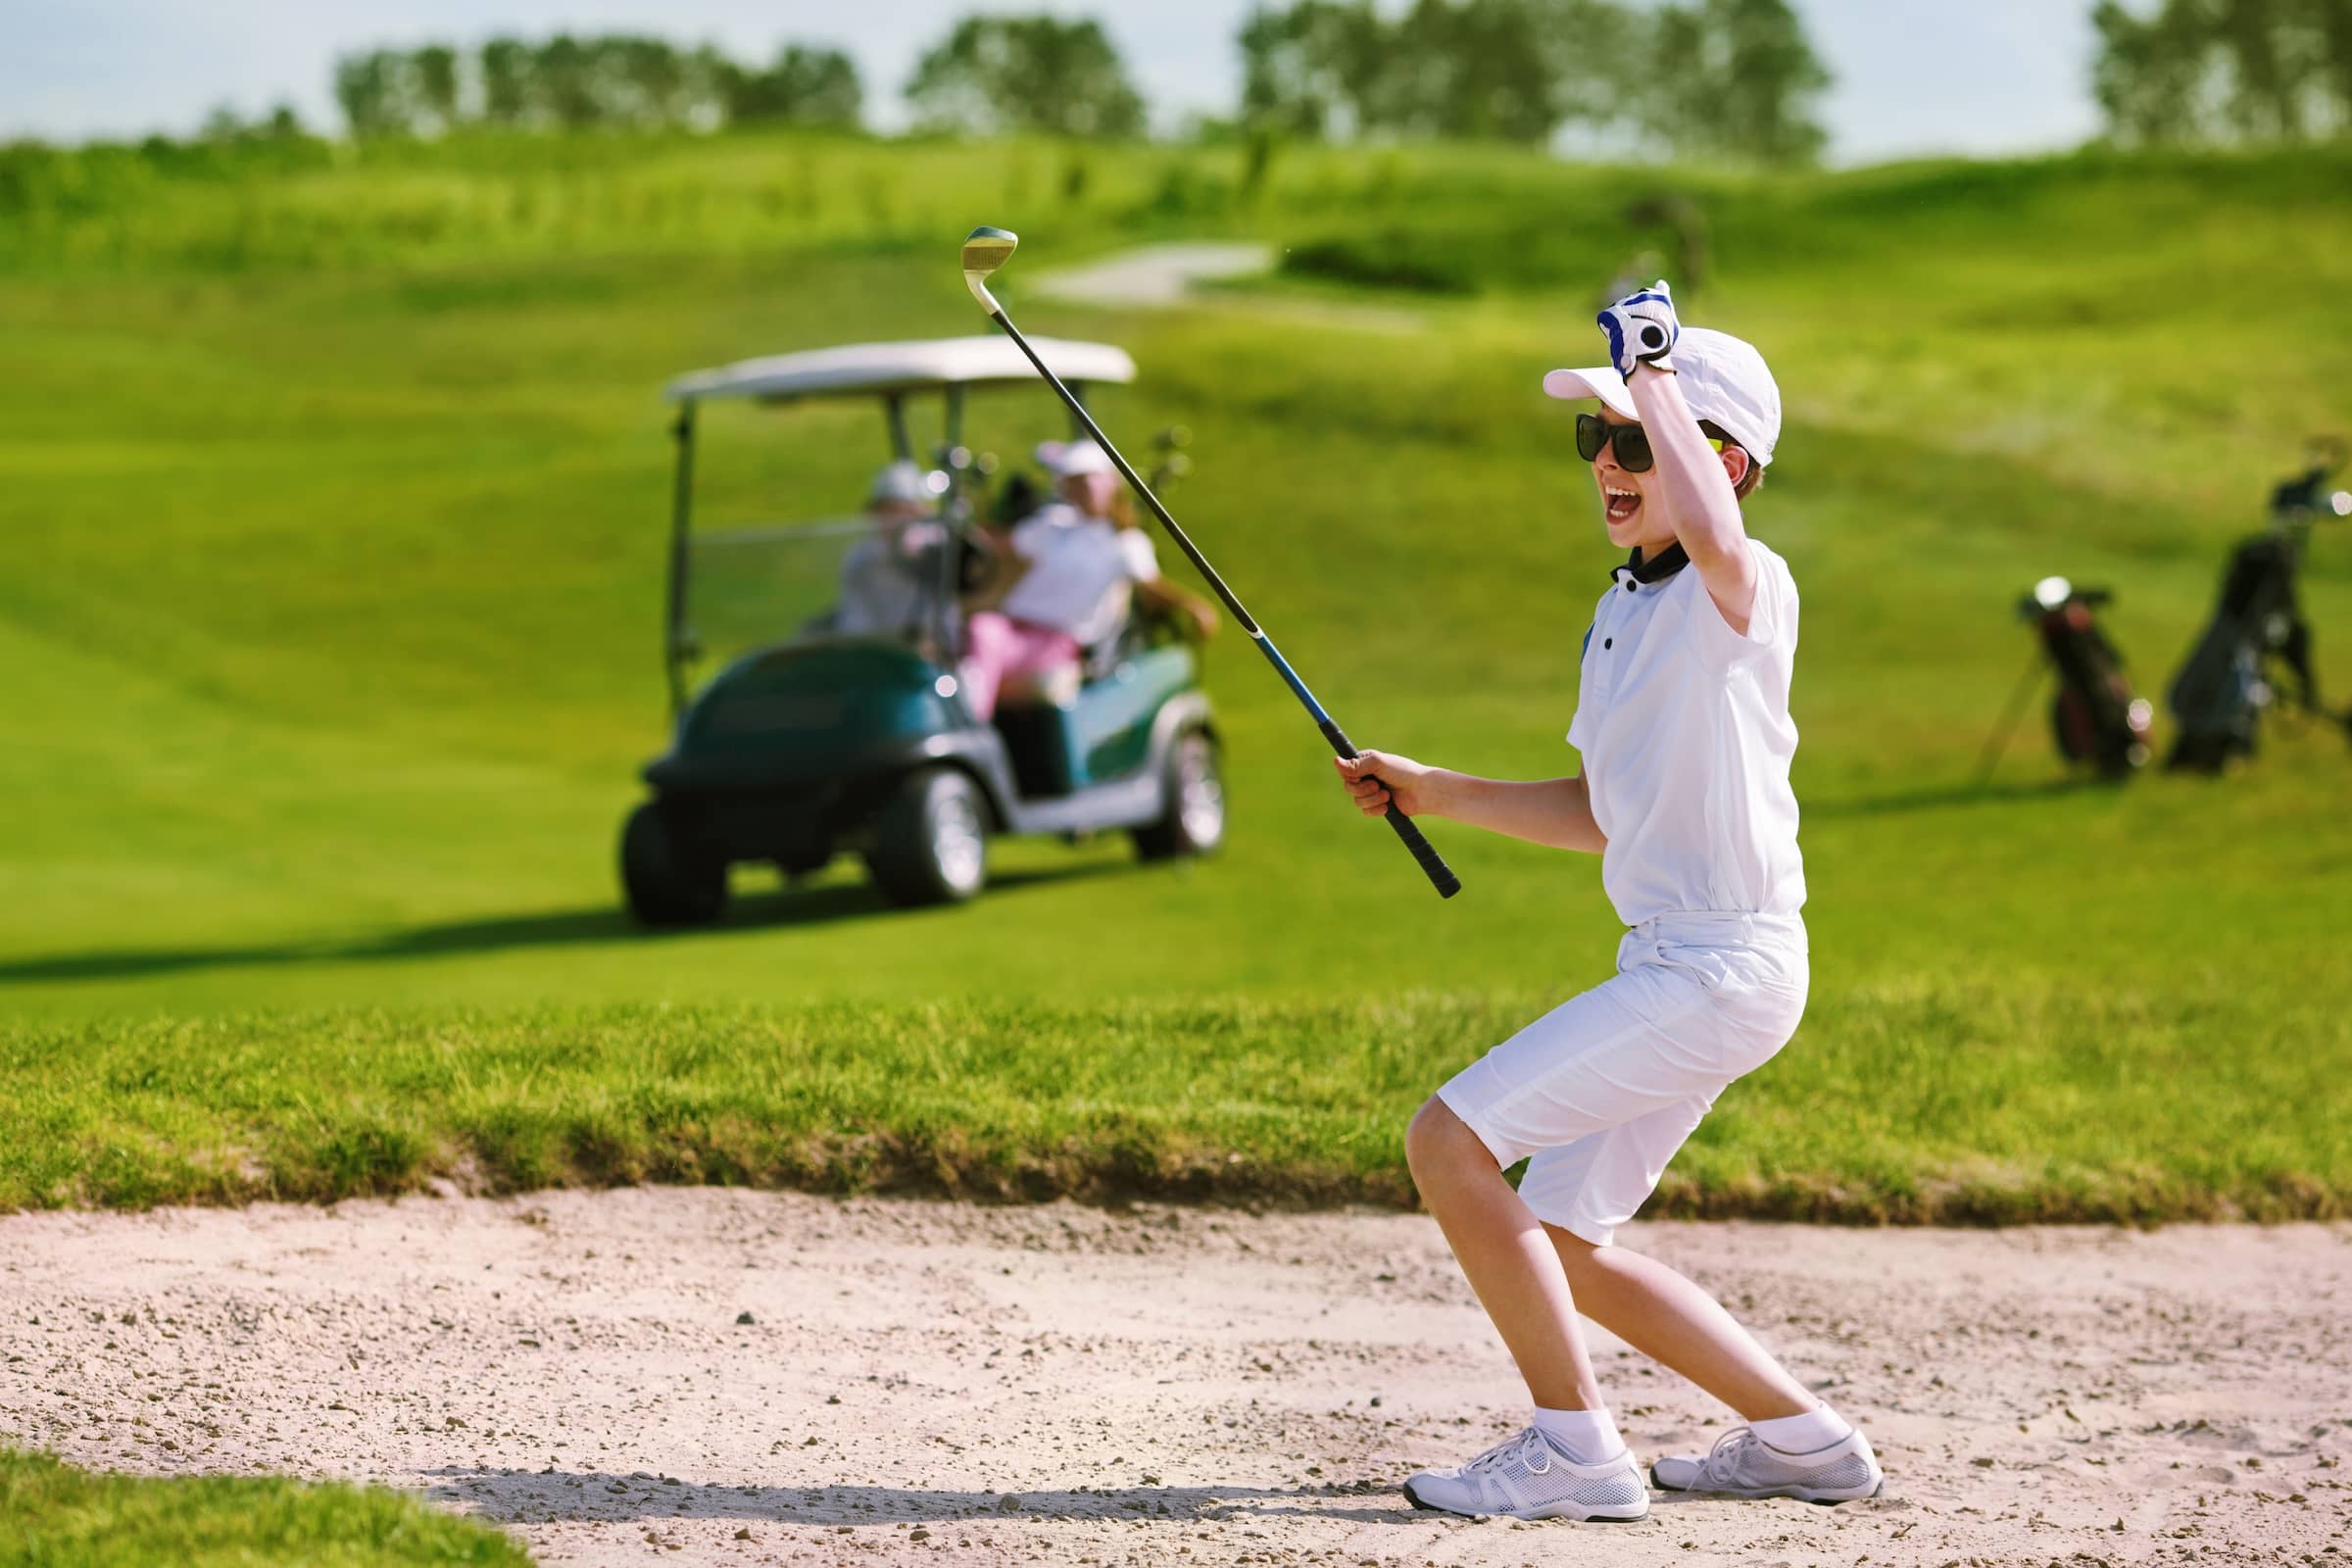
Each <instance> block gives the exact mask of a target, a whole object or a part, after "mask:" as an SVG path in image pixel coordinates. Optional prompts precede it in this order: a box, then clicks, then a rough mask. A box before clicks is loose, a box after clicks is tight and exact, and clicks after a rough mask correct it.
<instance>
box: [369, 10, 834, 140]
mask: <svg viewBox="0 0 2352 1568" xmlns="http://www.w3.org/2000/svg"><path fill="white" fill-rule="evenodd" d="M334 85H335V103H336V105H337V107H339V108H340V109H341V110H342V111H343V119H344V122H345V123H346V124H348V125H349V126H350V128H351V133H352V134H353V135H354V136H356V137H361V138H368V137H376V136H416V135H439V134H446V133H448V132H450V131H453V130H458V129H462V128H465V127H467V126H496V127H500V128H504V129H547V130H585V129H591V128H613V129H626V130H713V129H716V128H718V127H719V126H721V125H726V124H761V123H764V124H799V125H815V126H830V127H836V128H849V127H854V126H856V125H857V124H858V120H859V114H860V111H861V109H862V106H863V103H864V89H863V87H862V85H861V84H860V83H859V81H858V68H857V66H856V65H855V64H854V63H853V62H852V61H851V59H850V57H849V56H848V55H846V54H843V53H841V52H840V51H839V50H836V49H823V48H814V47H810V46H808V45H804V44H797V43H793V44H786V45H785V46H784V47H783V48H782V49H781V50H779V51H778V52H777V54H776V57H775V58H774V59H773V60H772V61H770V62H769V63H768V64H767V65H765V66H746V65H744V64H742V63H740V62H738V61H736V60H734V59H732V58H730V57H729V56H727V55H725V54H723V53H721V52H720V51H719V50H718V49H716V48H714V47H712V46H711V45H708V44H705V45H701V46H698V47H695V48H687V49H681V48H679V47H678V46H677V45H675V44H673V43H671V42H669V41H668V40H667V39H664V38H659V37H652V36H648V35H645V34H640V33H607V34H602V35H597V36H590V37H575V36H573V35H572V34H570V33H567V32H560V33H557V34H556V35H555V36H554V37H552V38H546V39H542V40H540V41H538V42H531V41H528V40H525V39H522V38H515V37H497V38H492V39H490V40H488V41H487V42H485V43H483V44H482V45H481V46H480V47H479V48H477V49H471V50H460V49H457V48H454V47H452V46H451V45H448V44H441V43H435V44H427V45H425V46H424V47H422V48H420V49H371V50H368V51H367V52H365V53H362V54H352V55H345V56H343V57H342V58H341V59H339V60H337V61H336V62H335V82H334Z"/></svg>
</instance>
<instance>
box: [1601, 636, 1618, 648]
mask: <svg viewBox="0 0 2352 1568" xmlns="http://www.w3.org/2000/svg"><path fill="white" fill-rule="evenodd" d="M1600 646H1601V647H1603V648H1614V647H1616V646H1617V639H1616V638H1614V637H1603V638H1602V639H1601V640H1600Z"/></svg>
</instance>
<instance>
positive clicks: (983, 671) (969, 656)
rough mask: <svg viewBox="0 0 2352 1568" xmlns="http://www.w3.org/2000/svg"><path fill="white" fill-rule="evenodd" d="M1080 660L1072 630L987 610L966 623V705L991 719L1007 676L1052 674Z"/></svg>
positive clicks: (960, 672)
mask: <svg viewBox="0 0 2352 1568" xmlns="http://www.w3.org/2000/svg"><path fill="white" fill-rule="evenodd" d="M1076 662H1078V644H1077V642H1076V641H1075V640H1074V639H1072V638H1071V636H1070V634H1069V633H1068V632H1066V631H1055V630H1054V628H1053V627H1051V626H1038V625H1033V624H1031V623H1030V622H1028V621H1025V620H1015V619H1013V618H1012V617H1011V616H1010V615H1007V614H1005V613H1002V612H999V611H994V610H983V611H981V612H980V613H977V614H975V615H973V616H972V617H971V618H970V619H968V620H966V621H965V622H964V623H963V662H962V663H961V664H960V665H958V666H957V667H956V679H957V680H958V681H959V682H961V684H962V686H963V700H964V703H965V705H966V706H968V707H969V708H970V709H971V711H972V712H973V713H974V714H975V715H976V716H978V717H980V718H983V719H985V718H990V717H993V716H994V715H995V713H996V711H997V693H998V692H999V691H1000V690H1002V689H1003V688H1004V685H1005V680H1006V679H1007V678H1009V677H1011V676H1014V675H1047V674H1051V673H1052V672H1053V671H1054V670H1056V669H1058V668H1061V667H1062V666H1064V665H1067V664H1075V663H1076Z"/></svg>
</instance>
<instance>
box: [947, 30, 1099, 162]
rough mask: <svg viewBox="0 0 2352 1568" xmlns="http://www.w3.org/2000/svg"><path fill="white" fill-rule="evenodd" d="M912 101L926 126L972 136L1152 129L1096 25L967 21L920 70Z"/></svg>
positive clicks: (1091, 133) (1093, 133) (1093, 134)
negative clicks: (1025, 131) (1020, 131)
mask: <svg viewBox="0 0 2352 1568" xmlns="http://www.w3.org/2000/svg"><path fill="white" fill-rule="evenodd" d="M907 103H908V104H909V105H911V106H912V107H913V109H914V112H915V120H916V123H918V124H919V125H921V126H922V127H923V128H925V129H928V130H949V131H956V132H960V133H963V134H966V135H989V134H996V133H1001V132H1005V131H1016V130H1035V131H1044V132H1047V133H1049V134H1053V135H1060V136H1079V137H1104V138H1117V137H1129V136H1138V135H1141V134H1142V133H1143V131H1144V124H1145V119H1144V100H1143V96H1142V95H1141V94H1140V93H1138V92H1137V91H1136V90H1135V87H1134V85H1133V84H1132V83H1130V82H1129V81H1128V79H1127V72H1126V68H1125V67H1124V66H1123V65H1122V64H1121V62H1120V60H1119V56H1118V51H1117V50H1116V49H1114V48H1113V47H1112V46H1111V42H1110V38H1109V36H1108V35H1107V34H1105V33H1104V32H1103V25H1102V24H1101V23H1099V22H1097V21H1095V20H1094V19H1093V18H1091V17H1089V18H1083V19H1081V20H1078V21H1075V22H1065V21H1063V20H1061V19H1060V18H1058V17H1051V16H1034V17H980V16H975V17H966V18H964V19H963V20H962V21H961V22H959V23H957V24H956V26H955V28H954V29H953V30H952V31H951V32H949V34H948V36H947V37H946V38H944V39H942V40H941V41H940V42H939V43H938V44H936V45H934V46H933V47H932V48H931V49H930V50H929V51H928V52H926V53H925V54H924V55H923V57H922V59H921V60H920V61H919V62H918V63H917V64H916V66H915V70H914V75H913V77H912V79H910V80H909V81H908V82H907Z"/></svg>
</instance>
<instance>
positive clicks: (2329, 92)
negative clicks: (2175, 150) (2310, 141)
mask: <svg viewBox="0 0 2352 1568" xmlns="http://www.w3.org/2000/svg"><path fill="white" fill-rule="evenodd" d="M2090 21H2091V28H2092V30H2093V31H2094V32H2095V33H2096V34H2097V35H2098V40H2099V44H2098V53H2097V55H2096V56H2095V57H2094V58H2093V60H2092V63H2091V76H2090V81H2091V93H2092V96H2093V97H2095V98H2096V99H2097V100H2098V104H2099V109H2100V112H2101V113H2102V114H2104V115H2105V116H2106V119H2107V131H2108V134H2109V135H2111V136H2113V137H2115V138H2116V139H2117V140H2119V141H2127V142H2159V141H2183V140H2230V141H2270V140H2294V139H2298V138H2302V137H2305V136H2309V135H2312V134H2315V133H2321V132H2325V133H2329V134H2341V133H2342V132H2343V131H2344V130H2345V129H2346V128H2347V126H2352V0H2164V3H2163V4H2161V5H2159V6H2158V7H2157V8H2156V9H2155V10H2153V11H2151V12H2148V13H2147V14H2145V15H2142V14H2140V12H2138V11H2135V10H2132V9H2130V8H2127V7H2126V6H2123V5H2120V4H2117V3H2116V0H2101V3H2100V4H2098V5H2097V6H2094V7H2093V8H2092V10H2091V16H2090Z"/></svg>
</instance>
